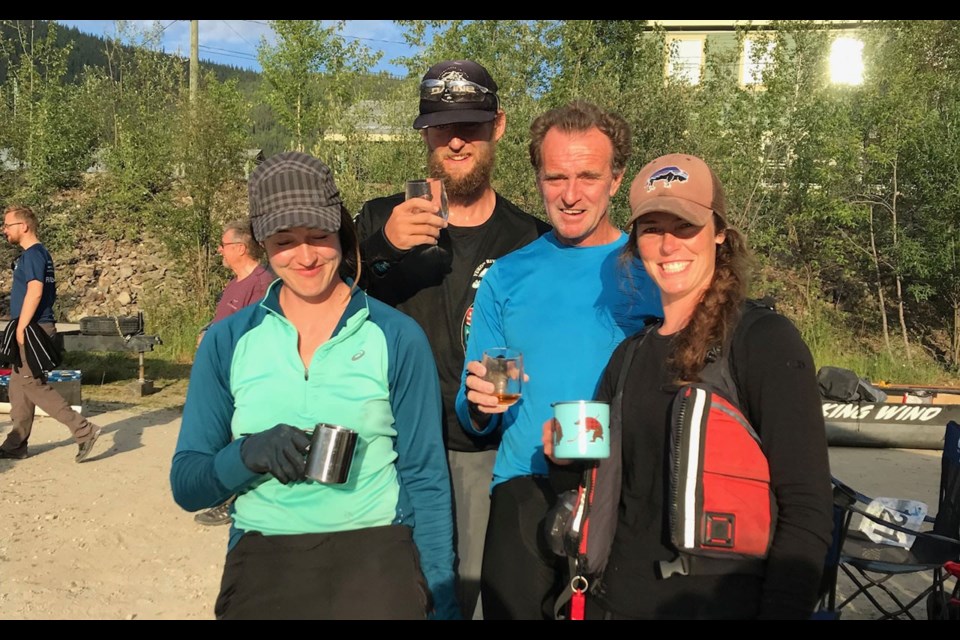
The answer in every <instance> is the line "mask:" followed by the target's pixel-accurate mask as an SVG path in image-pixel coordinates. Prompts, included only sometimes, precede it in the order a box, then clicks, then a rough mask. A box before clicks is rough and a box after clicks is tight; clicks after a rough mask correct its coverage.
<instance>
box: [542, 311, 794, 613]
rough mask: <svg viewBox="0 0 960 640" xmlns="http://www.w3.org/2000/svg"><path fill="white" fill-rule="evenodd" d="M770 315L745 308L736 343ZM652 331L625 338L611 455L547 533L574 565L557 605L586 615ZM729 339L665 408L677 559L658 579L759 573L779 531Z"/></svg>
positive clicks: (561, 502) (611, 528)
mask: <svg viewBox="0 0 960 640" xmlns="http://www.w3.org/2000/svg"><path fill="white" fill-rule="evenodd" d="M768 313H774V311H773V308H772V306H770V305H769V304H768V303H766V302H760V301H753V300H748V301H746V302H745V303H744V307H743V309H742V311H741V316H740V319H739V321H738V323H737V326H736V328H735V329H734V332H733V334H734V335H744V332H745V331H746V329H747V328H748V327H749V325H751V324H752V323H753V322H755V321H756V320H757V319H759V318H760V317H762V316H763V315H766V314H768ZM658 326H659V325H658V324H654V325H650V326H648V327H645V328H644V329H643V330H641V331H640V332H638V333H637V334H635V335H634V336H631V337H630V338H628V339H627V340H628V341H629V342H628V344H627V346H626V352H625V354H624V360H623V364H622V366H621V369H620V373H619V376H618V378H617V385H616V390H615V394H614V398H613V401H612V402H611V403H610V429H609V433H610V457H609V458H605V459H603V460H601V461H599V462H597V463H594V464H592V465H591V466H590V467H588V468H587V469H585V470H584V473H583V477H582V479H581V482H580V486H579V487H578V488H577V489H575V490H572V491H570V492H567V494H565V495H561V496H560V497H559V499H558V503H557V507H556V508H555V509H554V510H553V511H551V513H550V514H548V516H547V520H546V522H545V526H546V527H547V537H548V539H549V540H550V542H551V547H552V548H553V551H554V552H555V553H557V554H559V555H565V556H567V557H568V558H569V559H570V575H571V580H570V583H569V586H568V587H567V589H566V590H565V591H564V593H563V594H561V596H560V598H559V599H558V601H557V605H556V607H555V613H556V614H557V617H566V616H565V615H563V614H562V613H561V612H562V609H563V608H564V606H565V605H566V603H567V602H569V601H571V599H572V608H573V609H574V610H575V611H573V612H572V614H571V617H572V618H574V619H576V617H577V613H579V612H578V611H576V610H577V609H581V610H582V603H583V602H582V598H583V591H584V590H585V589H586V588H587V585H589V584H590V583H591V582H593V583H594V584H595V583H596V580H597V579H598V578H599V577H600V576H601V575H602V573H603V570H604V568H605V567H606V563H607V560H608V558H609V555H610V548H611V546H612V544H613V536H614V533H615V531H616V527H617V510H618V505H619V502H620V489H621V482H622V466H623V459H622V442H621V439H622V425H623V413H622V411H623V390H624V385H625V382H626V377H627V372H628V371H629V369H630V364H631V362H632V360H633V356H634V354H635V353H636V350H637V348H638V347H639V346H640V345H641V344H642V343H643V340H644V339H645V338H646V336H647V335H649V333H650V332H651V331H654V330H656V328H657V327H658ZM732 342H733V340H732V339H731V340H730V341H728V343H727V344H726V345H724V348H723V349H718V350H716V351H717V352H716V353H714V354H712V357H711V358H709V359H708V360H711V361H709V362H708V364H707V365H706V366H705V367H704V369H703V371H701V373H700V382H697V383H693V384H688V385H684V386H682V387H680V388H679V389H678V391H677V393H676V396H675V397H674V400H673V404H672V407H671V426H670V431H671V432H670V438H671V446H670V460H669V464H670V483H669V485H670V486H669V491H670V494H669V496H668V503H667V505H668V506H667V508H668V514H667V516H668V519H669V523H670V536H671V543H672V545H673V546H674V548H675V549H676V551H677V555H676V557H675V558H674V559H673V560H672V561H670V562H661V563H660V567H659V573H660V577H661V578H669V577H671V576H674V575H718V574H731V573H748V574H757V575H760V574H762V573H763V570H764V559H765V558H766V555H767V552H768V551H769V549H770V544H771V542H772V539H773V532H774V528H775V526H776V518H777V512H776V500H775V498H774V495H773V492H772V490H771V488H770V472H769V466H768V464H767V459H766V456H765V455H764V453H763V451H762V449H761V446H760V437H759V434H758V433H757V431H756V430H755V429H754V428H753V427H752V425H751V424H750V422H749V420H748V419H747V418H746V416H745V415H744V412H743V411H742V410H741V402H740V398H739V394H738V392H737V386H736V382H735V379H734V376H733V373H732V371H731V364H732V363H731V360H730V351H731V345H732Z"/></svg>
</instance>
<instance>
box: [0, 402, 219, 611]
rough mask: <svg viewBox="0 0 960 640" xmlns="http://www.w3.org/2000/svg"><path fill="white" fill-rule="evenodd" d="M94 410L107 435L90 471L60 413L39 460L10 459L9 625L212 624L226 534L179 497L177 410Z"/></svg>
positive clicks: (3, 509) (2, 463)
mask: <svg viewBox="0 0 960 640" xmlns="http://www.w3.org/2000/svg"><path fill="white" fill-rule="evenodd" d="M89 413H90V417H91V418H92V419H93V420H94V421H95V422H97V423H98V424H100V425H101V426H103V427H104V431H103V434H102V435H101V436H100V439H99V440H98V441H97V444H96V447H95V449H94V451H93V454H92V456H91V457H90V458H89V459H88V460H87V461H86V462H84V463H83V464H77V463H75V462H74V460H73V457H74V454H75V453H76V446H75V445H74V444H73V442H72V440H71V439H70V437H69V432H68V430H67V428H66V427H64V426H63V425H61V424H59V423H57V422H55V421H54V420H52V419H50V418H38V419H37V421H36V423H35V425H34V431H33V435H32V436H31V439H30V440H31V441H30V457H29V458H27V459H26V460H18V461H10V460H0V619H8V620H9V619H46V620H53V619H113V620H118V619H154V620H163V619H211V618H213V603H214V600H215V598H216V595H217V590H218V587H219V580H220V574H221V571H222V569H223V557H224V553H225V550H226V539H227V530H228V527H203V526H200V525H197V524H195V523H194V522H193V515H192V514H189V513H186V512H184V511H183V510H181V509H180V508H179V507H178V506H177V505H176V504H175V503H174V502H173V498H172V496H171V494H170V487H169V480H168V474H169V471H170V460H171V457H172V455H173V450H174V447H175V445H176V439H177V433H178V430H179V428H180V414H179V412H178V411H176V410H170V409H147V410H143V409H122V410H114V411H107V412H104V413H99V414H97V413H96V412H92V411H91V412H89ZM9 429H10V423H9V417H8V416H6V415H0V436H2V435H3V434H5V433H6V432H7V431H9Z"/></svg>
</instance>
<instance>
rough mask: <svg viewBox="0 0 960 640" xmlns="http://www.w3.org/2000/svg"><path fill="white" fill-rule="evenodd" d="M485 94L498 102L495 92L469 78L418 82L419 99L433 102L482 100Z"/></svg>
mask: <svg viewBox="0 0 960 640" xmlns="http://www.w3.org/2000/svg"><path fill="white" fill-rule="evenodd" d="M487 95H491V96H493V98H494V99H495V100H497V103H498V104H499V98H497V94H495V93H494V92H493V91H490V89H487V88H486V87H484V86H482V85H479V84H477V83H476V82H470V81H469V80H424V81H423V82H421V83H420V99H421V100H430V101H433V102H440V101H443V102H459V103H463V102H466V103H471V102H483V100H484V98H486V96H487Z"/></svg>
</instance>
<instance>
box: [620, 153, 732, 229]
mask: <svg viewBox="0 0 960 640" xmlns="http://www.w3.org/2000/svg"><path fill="white" fill-rule="evenodd" d="M655 211H663V212H666V213H672V214H674V215H675V216H679V217H681V218H683V219H684V220H686V221H687V222H691V223H693V224H695V225H697V226H698V227H703V226H706V224H707V223H708V222H710V218H711V216H712V215H713V214H714V213H716V214H717V215H718V216H720V218H721V219H722V220H726V219H727V200H726V197H725V196H724V194H723V186H722V185H721V184H720V180H719V179H718V178H717V176H716V174H715V173H714V172H713V171H712V170H711V169H710V167H708V166H707V163H706V162H704V161H703V160H701V159H700V158H697V157H696V156H690V155H687V154H684V153H671V154H669V155H666V156H660V157H659V158H657V159H656V160H653V161H652V162H650V163H648V164H647V165H646V166H645V167H644V168H643V169H640V173H638V174H637V177H636V178H634V179H633V184H632V185H630V220H629V222H627V226H628V227H629V226H630V225H632V224H633V223H634V222H636V221H637V219H638V218H640V217H641V216H642V215H644V214H646V213H653V212H655Z"/></svg>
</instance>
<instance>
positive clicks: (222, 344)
mask: <svg viewBox="0 0 960 640" xmlns="http://www.w3.org/2000/svg"><path fill="white" fill-rule="evenodd" d="M282 286H283V283H282V281H280V280H277V281H275V282H274V283H273V284H272V285H271V286H270V288H269V289H268V291H267V294H266V296H264V299H263V301H261V302H260V303H259V304H253V305H250V306H248V307H245V308H243V309H241V310H240V311H237V312H236V313H234V314H233V315H231V316H229V317H227V318H225V319H223V320H221V321H220V322H218V323H216V324H214V325H212V326H211V327H210V329H209V331H208V332H207V335H206V336H205V337H204V339H203V342H201V343H200V348H199V350H198V351H197V355H196V359H195V361H194V364H193V369H192V371H191V373H190V383H189V387H188V389H187V400H186V405H185V406H184V410H183V419H182V423H181V427H180V434H179V437H178V440H177V448H176V452H175V453H174V456H173V465H172V468H171V470H170V484H171V487H172V490H173V497H174V500H176V502H177V504H179V505H180V506H181V507H183V508H184V509H186V510H188V511H196V510H199V509H204V508H207V507H210V506H213V505H217V504H220V503H222V502H224V501H225V500H226V499H227V498H229V497H230V496H232V495H234V494H237V499H236V502H235V505H234V508H235V513H234V514H233V525H232V527H231V531H230V539H229V542H228V549H230V548H233V546H234V545H235V544H236V543H237V541H238V540H239V539H240V537H241V536H242V535H243V534H244V533H245V532H247V531H258V532H260V533H262V534H263V535H285V534H301V533H330V532H335V531H346V530H356V529H363V528H367V527H377V526H383V525H391V524H403V525H407V526H410V527H412V528H413V540H414V542H415V544H416V545H417V549H418V551H419V553H420V564H421V568H422V569H423V573H424V577H425V578H426V580H427V583H428V585H429V587H430V590H431V592H432V595H433V599H434V606H435V613H434V617H437V618H443V617H449V616H455V615H456V614H455V613H454V612H455V611H458V608H457V604H456V596H455V592H454V572H453V562H454V552H453V520H452V509H451V498H450V477H449V471H448V469H447V464H446V454H445V452H444V448H443V438H442V433H443V432H442V428H441V417H440V416H441V403H440V387H439V382H438V378H437V368H436V364H435V362H434V360H433V355H432V352H431V351H430V345H429V343H428V342H427V337H426V335H425V334H424V333H423V330H422V329H421V328H420V326H419V325H418V324H417V323H416V322H415V321H414V320H413V319H412V318H410V317H409V316H407V315H404V314H403V313H401V312H399V311H397V310H396V309H393V308H391V307H389V306H388V305H386V304H384V303H382V302H380V301H379V300H376V299H374V298H370V297H368V296H367V295H366V294H365V293H363V292H362V291H360V290H359V289H356V290H354V291H353V294H352V297H351V300H350V302H349V304H348V305H347V308H346V310H345V311H344V314H343V317H342V318H341V319H340V321H339V323H338V324H337V327H336V329H335V330H334V332H333V335H332V337H331V338H330V339H329V340H328V341H327V342H325V343H324V344H322V345H321V346H320V347H319V348H318V349H317V350H316V352H315V353H314V354H313V358H312V360H311V361H310V366H309V368H306V369H305V368H304V366H303V362H302V361H301V359H300V354H299V351H298V348H297V341H298V336H297V330H296V328H295V327H294V326H293V325H292V324H291V323H290V322H289V321H288V320H287V319H286V318H285V317H284V315H283V311H282V310H281V309H280V303H279V293H280V289H281V287H282ZM318 422H327V423H331V424H339V425H342V426H345V427H348V428H350V429H353V430H355V431H357V432H358V434H359V436H358V439H357V448H356V452H355V454H354V460H353V465H352V467H351V469H350V476H349V478H348V480H347V482H346V484H343V485H324V484H319V483H316V482H313V481H307V480H304V481H300V482H295V483H292V484H289V485H283V484H281V483H280V482H279V481H278V480H277V479H276V478H274V477H273V476H272V475H270V474H259V473H254V472H253V471H251V470H250V469H248V468H247V467H246V465H244V464H243V461H242V460H241V458H240V445H241V443H242V441H243V437H244V435H246V434H252V433H257V432H260V431H265V430H267V429H270V428H271V427H273V426H275V425H277V424H280V423H284V424H289V425H293V426H297V427H300V428H303V429H306V430H311V429H312V428H313V425H315V424H316V423H318ZM384 578H385V579H387V580H389V579H390V577H389V576H384Z"/></svg>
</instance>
